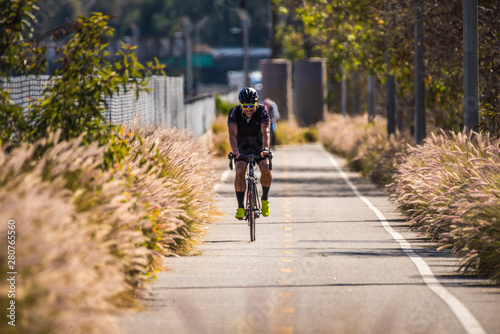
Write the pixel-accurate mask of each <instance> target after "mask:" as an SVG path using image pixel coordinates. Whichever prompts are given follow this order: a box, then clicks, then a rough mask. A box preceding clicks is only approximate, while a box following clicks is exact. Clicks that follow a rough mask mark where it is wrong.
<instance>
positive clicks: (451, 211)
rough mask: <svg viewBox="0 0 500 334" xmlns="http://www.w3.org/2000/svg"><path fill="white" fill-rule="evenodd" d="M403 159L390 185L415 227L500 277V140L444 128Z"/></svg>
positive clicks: (468, 266)
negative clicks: (444, 130)
mask: <svg viewBox="0 0 500 334" xmlns="http://www.w3.org/2000/svg"><path fill="white" fill-rule="evenodd" d="M400 159H401V161H402V163H401V164H400V165H399V166H398V168H397V171H396V173H395V175H394V181H393V183H391V184H390V185H388V186H387V190H388V191H389V192H390V193H391V198H392V199H394V201H395V202H396V203H397V204H398V207H399V208H400V209H401V210H403V211H404V212H405V213H407V214H408V215H409V217H410V218H409V221H410V223H411V224H412V226H413V227H414V228H415V229H417V230H418V231H420V232H424V233H426V234H427V235H429V236H430V237H432V238H433V239H434V240H435V241H437V242H438V243H439V244H440V245H441V248H451V249H452V251H453V253H454V254H457V255H459V256H461V257H462V261H461V269H462V270H464V271H469V270H471V271H474V272H476V273H480V274H486V275H489V276H492V277H493V278H495V279H496V280H497V282H500V214H499V213H500V198H499V195H500V140H498V139H497V140H493V139H491V138H490V137H489V136H488V135H487V134H474V136H472V135H466V134H464V133H459V134H455V133H445V132H443V131H442V132H441V133H440V134H439V135H432V136H431V137H429V138H428V139H426V140H425V142H424V144H423V145H422V146H417V147H414V148H410V149H409V150H408V152H406V153H403V154H401V155H400Z"/></svg>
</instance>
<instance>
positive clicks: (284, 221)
mask: <svg viewBox="0 0 500 334" xmlns="http://www.w3.org/2000/svg"><path fill="white" fill-rule="evenodd" d="M283 223H285V224H291V223H292V221H291V220H283Z"/></svg>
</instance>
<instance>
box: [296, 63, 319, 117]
mask: <svg viewBox="0 0 500 334" xmlns="http://www.w3.org/2000/svg"><path fill="white" fill-rule="evenodd" d="M293 65H294V73H293V97H294V99H293V110H294V113H295V118H296V119H297V123H298V124H299V125H301V126H311V125H314V124H315V123H317V122H321V121H323V120H324V116H325V113H326V112H327V105H326V94H327V86H326V61H325V60H324V59H322V58H311V59H309V60H298V61H295V62H294V64H293Z"/></svg>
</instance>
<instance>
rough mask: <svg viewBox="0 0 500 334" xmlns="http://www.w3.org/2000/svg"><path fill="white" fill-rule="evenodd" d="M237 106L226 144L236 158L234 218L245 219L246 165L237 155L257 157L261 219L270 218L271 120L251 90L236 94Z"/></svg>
mask: <svg viewBox="0 0 500 334" xmlns="http://www.w3.org/2000/svg"><path fill="white" fill-rule="evenodd" d="M238 97H239V100H240V104H239V105H236V106H234V107H233V108H231V110H230V111H229V116H228V121H227V125H228V130H229V143H230V145H231V149H232V152H233V154H234V156H235V157H236V158H235V170H236V179H235V181H234V188H235V191H236V199H237V201H238V209H237V210H236V216H235V217H236V218H237V219H244V218H245V209H244V208H245V203H244V199H245V190H246V182H245V172H246V169H247V162H246V160H245V159H244V158H242V157H239V155H240V154H254V155H260V156H261V158H259V159H258V161H257V163H258V165H259V169H260V173H261V177H260V183H261V185H262V197H261V202H262V215H263V216H264V217H267V216H269V214H270V212H271V209H270V207H269V188H270V187H271V182H272V174H271V170H270V169H269V161H268V156H269V145H270V128H271V119H270V117H269V114H268V112H267V111H266V108H265V107H264V106H263V105H261V104H258V103H257V101H258V99H259V95H258V93H257V91H256V90H255V89H254V88H252V87H246V88H243V89H242V90H241V91H240V93H239V96H238Z"/></svg>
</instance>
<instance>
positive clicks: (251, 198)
mask: <svg viewBox="0 0 500 334" xmlns="http://www.w3.org/2000/svg"><path fill="white" fill-rule="evenodd" d="M254 186H255V185H254V184H253V182H249V185H248V187H249V188H248V189H249V190H248V224H249V225H250V241H255V206H256V204H257V203H256V202H255V193H254V190H255V188H254Z"/></svg>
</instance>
